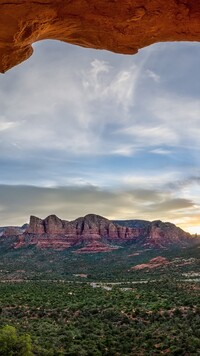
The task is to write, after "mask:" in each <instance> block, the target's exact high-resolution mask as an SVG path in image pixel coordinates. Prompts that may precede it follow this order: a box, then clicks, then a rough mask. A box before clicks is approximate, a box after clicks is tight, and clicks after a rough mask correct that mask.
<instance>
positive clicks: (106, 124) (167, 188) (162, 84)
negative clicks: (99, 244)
mask: <svg viewBox="0 0 200 356" xmlns="http://www.w3.org/2000/svg"><path fill="white" fill-rule="evenodd" d="M199 57H200V47H199V45H198V44H196V43H162V44H156V45H153V46H150V47H148V48H145V49H143V50H141V51H140V52H139V53H138V54H137V55H135V56H124V55H118V54H113V53H110V52H106V51H96V50H90V49H83V48H80V47H76V46H71V45H67V44H64V43H61V42H57V41H43V42H39V43H37V44H35V45H34V54H33V56H32V57H31V58H30V59H29V60H28V61H26V62H24V63H22V64H21V65H19V66H17V67H15V68H13V69H12V70H10V71H8V72H7V73H5V74H4V75H1V76H0V166H1V170H0V225H2V226H3V225H7V224H22V223H24V222H26V221H28V220H29V215H30V214H34V215H37V216H41V217H46V216H47V215H49V214H52V213H55V214H57V215H58V216H59V217H61V218H63V219H74V218H76V217H78V216H82V215H85V214H87V213H91V212H93V213H97V214H100V215H104V216H106V217H108V218H112V219H115V218H116V219H118V218H120V219H131V218H133V219H135V218H140V219H148V220H155V219H161V220H163V221H171V222H174V223H176V224H177V225H179V226H181V227H182V228H184V229H186V230H189V231H191V232H196V231H197V232H200V194H199V193H200V164H199V163H200V158H199V148H200V140H199V136H200V100H199V97H200V73H199Z"/></svg>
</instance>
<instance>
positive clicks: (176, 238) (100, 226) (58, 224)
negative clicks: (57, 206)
mask: <svg viewBox="0 0 200 356" xmlns="http://www.w3.org/2000/svg"><path fill="white" fill-rule="evenodd" d="M9 236H17V240H15V243H14V245H13V246H14V247H15V248H20V247H22V246H29V245H35V246H37V247H38V248H53V249H57V250H63V249H66V248H69V247H76V248H77V247H78V250H77V249H76V250H75V251H74V252H75V253H95V252H96V253H97V252H109V251H112V250H113V249H116V248H119V247H120V246H123V245H124V244H127V243H128V244H140V245H142V246H145V247H147V248H148V247H150V248H151V247H154V248H166V247H168V246H171V245H187V244H188V243H191V242H192V237H191V236H190V234H189V233H187V232H185V231H183V230H182V229H180V228H179V227H177V226H175V225H174V224H171V223H164V222H162V221H159V220H157V221H153V222H149V221H145V220H127V221H119V220H118V221H111V220H108V219H106V218H104V217H102V216H99V215H95V214H88V215H86V216H85V217H80V218H78V219H76V220H73V221H67V220H61V219H59V218H58V217H57V216H56V215H50V216H48V217H47V218H45V219H40V218H38V217H35V216H31V217H30V223H29V225H28V227H27V228H26V229H25V230H24V229H22V228H21V229H19V230H17V229H16V228H15V229H11V228H10V229H9V230H8V229H7V230H6V229H4V231H3V233H2V238H3V237H4V238H6V237H9Z"/></svg>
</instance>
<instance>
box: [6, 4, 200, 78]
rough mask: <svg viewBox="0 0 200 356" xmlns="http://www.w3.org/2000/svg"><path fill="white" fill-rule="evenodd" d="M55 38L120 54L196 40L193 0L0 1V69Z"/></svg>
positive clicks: (198, 29) (199, 15)
mask: <svg viewBox="0 0 200 356" xmlns="http://www.w3.org/2000/svg"><path fill="white" fill-rule="evenodd" d="M43 39H57V40H61V41H65V42H68V43H72V44H76V45H79V46H83V47H89V48H96V49H106V50H109V51H113V52H118V53H123V54H134V53H137V51H138V49H140V48H143V47H145V46H148V45H150V44H152V43H156V42H163V41H199V40H200V2H199V1H198V0H167V1H166V0H151V1H147V0H134V1H130V0H123V1H117V0H94V1H88V0H73V1H71V0H66V1H63V0H40V1H39V0H38V1H37V0H34V1H31V0H25V1H19V0H12V1H9V0H7V1H2V0H0V72H5V71H6V70H8V69H10V68H12V67H13V66H15V65H17V64H18V63H21V62H22V61H24V60H26V59H27V58H28V57H30V56H31V54H32V52H33V50H32V47H31V45H32V43H34V42H36V41H40V40H43Z"/></svg>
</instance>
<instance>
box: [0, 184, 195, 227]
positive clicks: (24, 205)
mask: <svg viewBox="0 0 200 356" xmlns="http://www.w3.org/2000/svg"><path fill="white" fill-rule="evenodd" d="M0 196H1V204H0V207H1V209H0V219H1V222H3V224H2V223H1V226H2V225H10V224H12V225H16V224H23V223H24V222H27V221H28V219H29V215H36V216H39V217H42V218H45V217H46V216H48V215H50V214H57V215H58V216H59V217H61V218H62V219H66V220H72V219H75V218H77V217H79V216H83V215H86V214H88V213H96V214H100V215H103V216H105V217H107V218H110V219H144V220H156V219H161V220H164V221H166V216H167V217H168V216H169V215H170V214H173V219H171V221H172V222H173V221H179V222H181V219H182V223H183V222H184V219H183V217H184V214H185V209H187V210H188V208H189V209H190V211H192V209H193V207H194V203H193V202H192V201H191V200H187V199H183V198H178V199H176V198H173V197H172V196H171V195H170V193H163V192H159V191H157V190H153V189H152V190H150V189H148V190H147V189H135V190H134V189H131V190H125V189H123V190H122V189H116V188H115V189H112V190H111V189H109V190H108V189H103V188H100V187H97V186H91V185H81V186H68V187H49V188H40V187H34V186H8V185H0ZM86 202H87V203H86ZM158 211H159V213H158ZM181 211H182V213H181ZM199 214H200V209H199ZM167 220H168V219H167Z"/></svg>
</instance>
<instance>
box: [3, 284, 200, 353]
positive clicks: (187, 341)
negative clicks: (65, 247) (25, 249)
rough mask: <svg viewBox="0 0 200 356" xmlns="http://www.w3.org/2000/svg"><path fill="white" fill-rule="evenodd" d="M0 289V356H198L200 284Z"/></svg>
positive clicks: (41, 286)
mask: <svg viewBox="0 0 200 356" xmlns="http://www.w3.org/2000/svg"><path fill="white" fill-rule="evenodd" d="M105 287H106V285H101V286H100V287H96V288H94V287H92V286H91V285H90V284H87V283H74V282H71V283H59V282H55V283H53V282H39V281H38V282H22V283H1V284H0V306H1V308H0V313H1V314H0V355H2V356H14V355H15V356H25V355H26V356H31V355H40V356H45V355H51V356H58V355H74V356H79V355H80V356H86V355H91V356H92V355H97V356H98V355H99V356H100V355H110V356H111V355H113V356H117V355H118V356H121V355H125V356H126V355H146V356H147V355H161V354H168V355H183V356H186V355H194V356H196V355H200V298H199V291H200V286H199V284H198V283H196V284H194V283H186V282H183V283H180V282H176V281H172V280H170V279H166V280H163V281H162V282H158V281H157V282H156V283H154V282H149V283H146V284H126V283H124V284H121V285H117V286H116V285H114V286H110V288H111V289H109V288H106V289H104V288H105Z"/></svg>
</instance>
